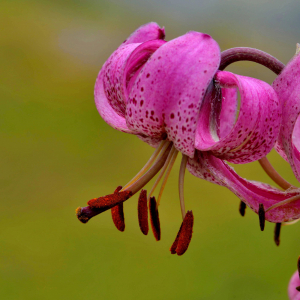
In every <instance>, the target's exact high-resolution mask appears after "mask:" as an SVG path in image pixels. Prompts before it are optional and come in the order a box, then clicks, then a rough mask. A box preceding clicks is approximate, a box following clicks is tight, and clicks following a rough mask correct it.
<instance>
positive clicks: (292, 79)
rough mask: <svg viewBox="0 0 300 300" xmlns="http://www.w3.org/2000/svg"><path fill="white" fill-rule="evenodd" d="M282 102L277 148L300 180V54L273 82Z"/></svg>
mask: <svg viewBox="0 0 300 300" xmlns="http://www.w3.org/2000/svg"><path fill="white" fill-rule="evenodd" d="M273 87H274V89H275V91H276V93H277V95H278V98H279V100H280V102H281V103H282V126H281V129H280V133H279V138H278V141H277V145H276V147H275V149H276V150H277V151H278V153H279V154H280V155H281V156H282V157H283V158H284V159H286V160H287V161H288V162H289V163H290V165H291V168H292V170H293V172H294V174H295V176H296V178H297V179H298V181H300V135H299V133H300V130H299V129H300V121H299V113H300V55H299V54H298V55H296V56H294V58H293V59H292V60H291V61H290V62H289V63H288V64H287V66H286V67H285V68H284V69H283V71H282V72H281V73H280V75H279V76H278V77H277V78H276V80H275V81H274V83H273Z"/></svg>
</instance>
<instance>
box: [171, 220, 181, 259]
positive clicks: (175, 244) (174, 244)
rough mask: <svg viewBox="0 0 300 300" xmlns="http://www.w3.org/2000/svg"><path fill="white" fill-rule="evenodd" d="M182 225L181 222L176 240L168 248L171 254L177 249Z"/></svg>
mask: <svg viewBox="0 0 300 300" xmlns="http://www.w3.org/2000/svg"><path fill="white" fill-rule="evenodd" d="M182 224H183V222H182V223H181V225H180V228H179V231H178V233H177V236H176V239H175V241H174V243H173V244H172V246H171V248H170V251H171V254H175V253H176V248H177V245H178V240H179V236H180V233H181V228H182Z"/></svg>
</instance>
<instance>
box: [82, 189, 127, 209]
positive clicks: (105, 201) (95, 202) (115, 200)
mask: <svg viewBox="0 0 300 300" xmlns="http://www.w3.org/2000/svg"><path fill="white" fill-rule="evenodd" d="M131 196H132V192H131V191H123V192H117V193H114V194H110V195H106V196H103V197H99V198H94V199H92V200H90V201H88V205H89V206H90V207H91V208H94V209H97V210H99V211H101V212H104V211H106V210H108V209H110V208H112V207H114V206H115V205H117V204H119V203H122V202H124V201H125V200H127V199H129V198H130V197H131Z"/></svg>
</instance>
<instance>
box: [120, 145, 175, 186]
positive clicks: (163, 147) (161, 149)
mask: <svg viewBox="0 0 300 300" xmlns="http://www.w3.org/2000/svg"><path fill="white" fill-rule="evenodd" d="M169 144H170V142H169V141H166V140H164V141H161V142H160V144H159V145H158V146H157V148H156V149H155V151H154V152H153V154H152V155H151V157H150V158H149V160H148V161H147V163H146V164H145V165H144V167H143V168H142V169H141V170H140V171H139V172H138V173H137V174H136V175H135V176H134V177H133V178H132V179H131V180H130V181H129V182H128V183H127V184H126V185H125V186H124V187H123V189H122V190H125V189H126V188H128V187H129V186H130V185H132V184H133V183H134V182H136V181H137V180H138V179H139V178H141V177H142V176H143V175H144V174H145V173H146V172H147V171H148V169H149V168H150V167H151V165H152V164H153V162H154V161H155V159H156V158H157V156H158V155H159V154H163V153H164V151H166V149H167V148H168V145H169Z"/></svg>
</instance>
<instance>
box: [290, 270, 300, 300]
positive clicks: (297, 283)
mask: <svg viewBox="0 0 300 300" xmlns="http://www.w3.org/2000/svg"><path fill="white" fill-rule="evenodd" d="M299 291H300V279H299V272H298V271H296V272H295V273H294V274H293V276H292V277H291V279H290V282H289V286H288V295H289V298H290V300H300V293H299Z"/></svg>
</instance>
